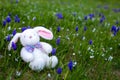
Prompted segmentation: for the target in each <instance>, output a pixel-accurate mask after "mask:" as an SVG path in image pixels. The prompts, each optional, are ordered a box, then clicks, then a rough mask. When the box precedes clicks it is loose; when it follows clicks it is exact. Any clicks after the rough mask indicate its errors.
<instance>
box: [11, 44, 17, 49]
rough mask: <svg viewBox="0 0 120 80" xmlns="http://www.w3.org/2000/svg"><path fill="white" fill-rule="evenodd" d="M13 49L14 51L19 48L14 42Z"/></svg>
mask: <svg viewBox="0 0 120 80" xmlns="http://www.w3.org/2000/svg"><path fill="white" fill-rule="evenodd" d="M12 48H13V50H16V49H17V46H16V44H15V43H14V42H12Z"/></svg>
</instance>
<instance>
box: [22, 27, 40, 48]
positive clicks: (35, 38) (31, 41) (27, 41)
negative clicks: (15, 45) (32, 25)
mask: <svg viewBox="0 0 120 80" xmlns="http://www.w3.org/2000/svg"><path fill="white" fill-rule="evenodd" d="M39 40H40V38H39V35H38V34H37V32H35V31H34V30H33V29H27V30H25V31H24V32H23V33H22V34H21V37H20V41H21V44H22V45H23V46H26V45H35V44H36V43H38V42H39Z"/></svg>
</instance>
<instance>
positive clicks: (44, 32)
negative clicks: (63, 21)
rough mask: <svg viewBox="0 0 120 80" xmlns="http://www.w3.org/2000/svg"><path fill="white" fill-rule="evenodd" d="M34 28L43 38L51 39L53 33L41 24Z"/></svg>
mask: <svg viewBox="0 0 120 80" xmlns="http://www.w3.org/2000/svg"><path fill="white" fill-rule="evenodd" d="M34 30H35V31H36V32H37V33H38V35H39V36H41V37H42V38H44V39H47V40H52V39H53V33H52V32H51V31H50V30H48V29H46V28H44V27H42V26H39V27H35V28H34Z"/></svg>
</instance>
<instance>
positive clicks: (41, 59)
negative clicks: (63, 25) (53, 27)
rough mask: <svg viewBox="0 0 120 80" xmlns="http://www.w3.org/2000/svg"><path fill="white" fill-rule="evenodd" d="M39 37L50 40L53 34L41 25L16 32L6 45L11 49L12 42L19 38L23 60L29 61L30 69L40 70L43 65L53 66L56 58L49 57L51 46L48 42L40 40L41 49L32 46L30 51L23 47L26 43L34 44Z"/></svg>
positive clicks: (55, 63)
mask: <svg viewBox="0 0 120 80" xmlns="http://www.w3.org/2000/svg"><path fill="white" fill-rule="evenodd" d="M40 37H42V38H44V39H47V40H51V39H52V38H53V34H52V32H51V31H50V30H48V29H46V28H44V27H41V26H40V27H39V26H38V27H35V28H34V29H27V30H25V31H24V32H22V33H17V34H16V35H15V36H14V37H13V39H12V40H11V41H10V44H9V46H8V50H11V44H12V42H14V43H16V42H17V41H18V38H20V42H21V44H22V45H23V46H24V47H23V48H22V50H21V53H20V56H21V58H22V59H23V60H24V61H25V62H29V67H30V68H31V69H32V70H38V71H41V70H43V69H44V67H47V68H54V67H55V66H56V65H57V64H58V59H57V57H56V56H51V57H49V53H51V51H52V46H51V45H50V44H48V43H46V42H40V44H41V45H42V50H40V49H38V48H34V51H33V52H32V53H31V52H28V51H27V50H26V48H25V47H26V46H27V45H35V44H36V43H38V42H39V40H40Z"/></svg>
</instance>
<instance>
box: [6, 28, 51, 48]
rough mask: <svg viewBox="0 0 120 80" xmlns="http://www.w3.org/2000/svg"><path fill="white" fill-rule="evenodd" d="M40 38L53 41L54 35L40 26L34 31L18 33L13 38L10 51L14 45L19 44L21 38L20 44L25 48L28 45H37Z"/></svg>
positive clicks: (28, 30)
mask: <svg viewBox="0 0 120 80" xmlns="http://www.w3.org/2000/svg"><path fill="white" fill-rule="evenodd" d="M40 37H42V38H44V39H47V40H52V39H53V33H52V32H51V31H50V30H48V29H46V28H45V27H42V26H38V27H35V28H33V29H27V30H25V31H24V32H22V33H16V35H15V36H14V37H13V38H12V40H11V41H10V43H9V45H8V50H11V47H12V43H13V42H14V43H17V41H18V39H19V38H20V42H21V44H22V45H23V46H27V45H35V44H37V43H38V42H39V40H40Z"/></svg>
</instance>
